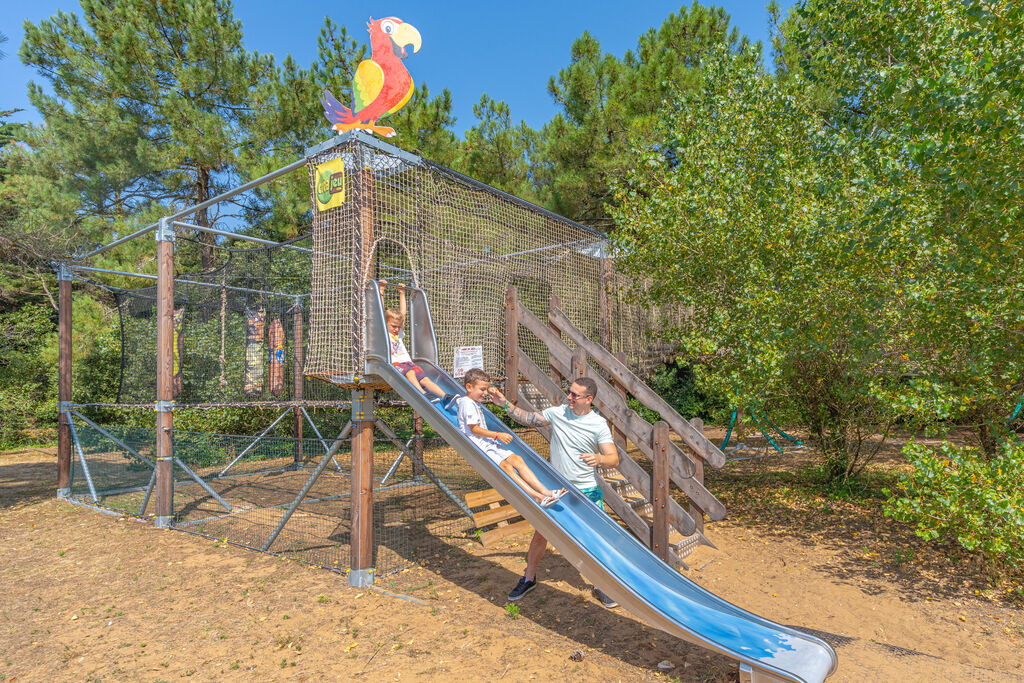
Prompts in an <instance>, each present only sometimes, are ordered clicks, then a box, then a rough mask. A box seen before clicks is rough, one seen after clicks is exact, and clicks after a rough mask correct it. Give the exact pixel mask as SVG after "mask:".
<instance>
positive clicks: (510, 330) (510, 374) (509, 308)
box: [505, 285, 519, 404]
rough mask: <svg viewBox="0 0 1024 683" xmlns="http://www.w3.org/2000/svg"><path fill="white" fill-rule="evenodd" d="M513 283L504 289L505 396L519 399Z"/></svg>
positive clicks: (516, 314)
mask: <svg viewBox="0 0 1024 683" xmlns="http://www.w3.org/2000/svg"><path fill="white" fill-rule="evenodd" d="M517 298H518V292H517V291H516V286H515V285H509V286H508V289H506V290H505V397H506V398H507V399H508V400H509V403H512V404H515V403H516V401H518V400H519V308H518V307H517V305H516V303H517Z"/></svg>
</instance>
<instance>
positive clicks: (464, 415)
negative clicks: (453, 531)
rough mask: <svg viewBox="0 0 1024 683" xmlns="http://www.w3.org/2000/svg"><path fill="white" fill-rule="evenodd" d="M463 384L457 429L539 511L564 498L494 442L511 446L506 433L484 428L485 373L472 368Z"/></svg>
mask: <svg viewBox="0 0 1024 683" xmlns="http://www.w3.org/2000/svg"><path fill="white" fill-rule="evenodd" d="M463 381H464V382H465V384H466V395H465V396H460V397H459V400H458V402H457V404H458V408H459V429H460V430H462V432H463V433H464V434H465V435H466V436H467V437H468V438H469V440H470V441H472V442H473V443H474V444H476V445H477V446H478V447H479V448H480V450H482V451H483V452H484V453H485V454H486V455H487V457H488V458H490V459H491V461H492V462H493V463H494V464H495V465H497V466H498V467H500V468H501V469H502V470H503V471H504V472H505V474H507V475H508V476H510V477H511V478H512V481H514V482H515V483H516V484H518V485H519V487H520V488H521V489H523V490H524V491H526V493H527V495H529V496H530V497H531V498H533V499H534V500H535V501H537V502H538V503H540V505H541V507H550V506H551V505H554V504H555V502H556V501H558V499H559V498H561V497H562V496H564V495H565V489H559V490H558V491H552V490H550V489H546V488H544V485H543V484H541V483H540V481H538V479H537V477H536V475H534V473H533V472H532V471H531V470H530V468H529V467H527V466H526V462H524V461H523V457H522V456H521V455H518V454H516V453H513V452H512V451H510V450H508V449H507V448H502V447H501V446H499V445H498V442H501V443H503V444H507V443H511V442H512V435H511V434H509V433H508V432H492V431H490V430H489V429H487V428H486V424H487V423H486V421H485V420H484V412H483V408H482V407H481V405H480V399H482V398H483V397H484V396H485V395H486V394H487V389H488V387H490V386H491V378H490V376H488V374H487V373H486V372H484V371H483V370H480V369H478V368H473V369H472V370H469V371H467V372H466V377H465V379H464V380H463Z"/></svg>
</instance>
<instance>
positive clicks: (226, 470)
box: [217, 408, 292, 477]
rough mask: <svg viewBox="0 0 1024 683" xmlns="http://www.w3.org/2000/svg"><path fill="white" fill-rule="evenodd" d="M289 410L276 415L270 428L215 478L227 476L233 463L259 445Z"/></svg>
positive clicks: (261, 433)
mask: <svg viewBox="0 0 1024 683" xmlns="http://www.w3.org/2000/svg"><path fill="white" fill-rule="evenodd" d="M291 410H292V409H291V408H287V409H285V411H284V412H283V413H281V414H280V415H278V417H277V419H276V420H274V421H273V422H271V423H270V426H269V427H267V428H266V429H264V430H263V431H262V432H260V435H259V436H257V437H256V439H255V440H254V441H253V442H252V443H251V444H249V445H248V446H246V447H245V450H243V451H242V452H241V453H239V454H238V455H237V456H236V457H235V459H234V460H232V461H231V462H229V463H228V466H227V467H225V468H224V469H222V470H221V471H220V472H218V473H217V476H218V477H223V476H224V475H225V474H227V473H228V470H230V469H231V468H232V467H234V466H235V463H236V462H238V461H239V460H241V459H242V458H243V457H244V456H245V454H246V453H248V452H249V451H251V450H252V449H253V448H255V447H256V444H258V443H259V442H260V441H261V440H262V439H263V437H264V436H266V434H267V432H269V431H270V430H271V429H273V428H274V425H276V424H277V423H278V422H280V421H281V420H283V419H284V416H285V415H287V414H288V413H290V412H291Z"/></svg>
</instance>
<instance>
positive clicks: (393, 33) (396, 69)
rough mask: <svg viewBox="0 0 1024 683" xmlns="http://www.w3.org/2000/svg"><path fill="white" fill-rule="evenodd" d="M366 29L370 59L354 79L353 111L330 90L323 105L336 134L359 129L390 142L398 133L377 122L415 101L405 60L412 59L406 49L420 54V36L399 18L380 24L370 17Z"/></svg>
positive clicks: (382, 20) (364, 61) (360, 68)
mask: <svg viewBox="0 0 1024 683" xmlns="http://www.w3.org/2000/svg"><path fill="white" fill-rule="evenodd" d="M366 29H367V33H369V34H370V49H371V52H370V59H364V60H363V61H362V62H360V63H359V66H358V67H356V73H355V75H354V76H353V77H352V108H351V109H349V108H348V107H346V106H345V105H343V104H342V103H341V102H339V101H338V100H336V99H335V98H334V95H332V94H331V91H330V90H324V96H323V99H322V100H320V103H321V104H323V106H324V114H325V115H326V116H327V120H328V121H330V122H331V124H332V127H333V128H334V129H335V130H337V131H339V132H342V133H344V132H346V131H350V130H353V129H356V128H359V129H362V130H368V131H370V132H371V133H376V134H377V135H381V136H383V137H386V138H390V137H392V136H393V135H394V134H395V129H394V128H388V127H386V126H378V125H377V119H379V118H381V117H383V116H387V115H388V114H394V113H395V112H396V111H398V110H399V109H401V108H402V107H404V106H405V103H406V102H408V101H409V98H410V97H412V91H413V88H414V85H413V81H412V76H410V75H409V70H408V69H406V68H405V65H404V64H402V60H403V59H405V58H406V57H408V56H409V55H408V53H407V52H406V50H405V48H406V47H407V46H410V45H411V46H412V51H413V52H414V53H415V52H419V51H420V43H421V39H420V32H419V31H417V30H416V28H415V27H413V25H412V24H406V23H405V22H403V21H402V20H401V19H399V18H398V17H385V18H384V19H378V20H377V21H374V20H373V17H371V18H370V22H369V23H368V24H367V25H366Z"/></svg>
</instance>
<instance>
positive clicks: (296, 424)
mask: <svg viewBox="0 0 1024 683" xmlns="http://www.w3.org/2000/svg"><path fill="white" fill-rule="evenodd" d="M304 342H305V334H304V331H303V329H302V297H298V296H297V297H295V310H294V311H293V312H292V378H293V380H292V381H293V387H294V388H293V391H292V399H293V400H294V401H297V402H300V403H301V402H302V399H303V393H304V388H303V385H304V380H305V377H304V375H303V372H302V371H303V364H304V361H305V343H304ZM293 412H294V415H295V417H294V420H293V421H292V436H293V437H294V438H295V452H294V454H293V455H294V459H295V469H299V468H300V467H302V461H303V460H304V459H305V455H304V454H303V452H302V426H303V425H302V409H301V408H294V409H293Z"/></svg>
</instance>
